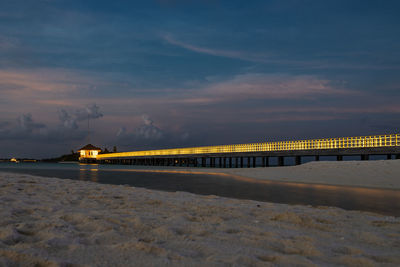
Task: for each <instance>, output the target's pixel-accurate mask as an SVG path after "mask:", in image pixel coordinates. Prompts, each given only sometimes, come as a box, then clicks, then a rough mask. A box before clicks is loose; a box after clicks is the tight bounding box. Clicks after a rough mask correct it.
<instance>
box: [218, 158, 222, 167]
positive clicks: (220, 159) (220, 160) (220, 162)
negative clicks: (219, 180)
mask: <svg viewBox="0 0 400 267" xmlns="http://www.w3.org/2000/svg"><path fill="white" fill-rule="evenodd" d="M218 162H219V167H220V168H222V157H219V159H218Z"/></svg>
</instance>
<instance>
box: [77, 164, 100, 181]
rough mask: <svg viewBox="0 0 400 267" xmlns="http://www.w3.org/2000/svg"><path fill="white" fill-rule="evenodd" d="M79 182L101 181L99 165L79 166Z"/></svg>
mask: <svg viewBox="0 0 400 267" xmlns="http://www.w3.org/2000/svg"><path fill="white" fill-rule="evenodd" d="M79 167H80V168H79V180H81V181H92V182H98V181H99V169H98V164H83V163H82V164H79Z"/></svg>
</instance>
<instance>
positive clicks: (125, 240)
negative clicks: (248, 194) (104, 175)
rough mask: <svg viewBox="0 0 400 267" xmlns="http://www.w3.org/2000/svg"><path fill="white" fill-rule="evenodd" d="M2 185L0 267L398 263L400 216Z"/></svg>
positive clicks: (24, 180) (17, 179)
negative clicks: (11, 266)
mask: <svg viewBox="0 0 400 267" xmlns="http://www.w3.org/2000/svg"><path fill="white" fill-rule="evenodd" d="M0 178H1V179H0V203H1V205H2V209H1V210H0V225H1V226H2V227H1V228H0V265H6V266H7V265H13V264H15V265H35V264H38V265H44V266H59V265H62V266H67V265H73V266H104V265H114V266H126V265H130V266H145V265H146V266H156V265H157V266H160V265H178V266H183V265H184V266H187V265H190V266H204V265H208V266H221V265H245V266H249V265H251V266H265V265H267V266H269V265H286V266H287V265H296V266H313V265H319V266H320V265H334V266H335V265H347V266H360V265H362V266H376V265H384V266H398V265H399V264H400V242H399V238H400V217H393V216H384V215H379V214H375V213H371V212H362V211H347V210H343V209H340V208H334V207H310V206H302V205H287V204H276V203H268V202H259V201H253V200H241V199H231V198H224V197H219V196H214V195H207V196H201V195H195V194H191V193H186V192H162V191H156V190H149V189H145V188H135V187H129V186H123V185H118V186H117V185H105V184H98V183H94V182H88V181H78V180H68V179H55V178H44V177H38V176H32V175H27V174H15V173H1V174H0Z"/></svg>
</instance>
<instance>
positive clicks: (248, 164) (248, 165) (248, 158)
mask: <svg viewBox="0 0 400 267" xmlns="http://www.w3.org/2000/svg"><path fill="white" fill-rule="evenodd" d="M247 168H250V157H247Z"/></svg>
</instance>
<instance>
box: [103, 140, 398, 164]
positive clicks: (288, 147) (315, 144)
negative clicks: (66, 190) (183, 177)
mask: <svg viewBox="0 0 400 267" xmlns="http://www.w3.org/2000/svg"><path fill="white" fill-rule="evenodd" d="M395 146H400V134H389V135H373V136H358V137H340V138H326V139H312V140H299V141H280V142H264V143H250V144H236V145H220V146H204V147H188V148H172V149H159V150H146V151H132V152H120V153H109V154H99V155H97V159H100V160H101V159H107V158H120V157H121V158H122V157H146V156H169V155H171V156H172V155H193V154H215V153H241V152H272V151H294V150H320V149H349V148H377V147H395Z"/></svg>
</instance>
